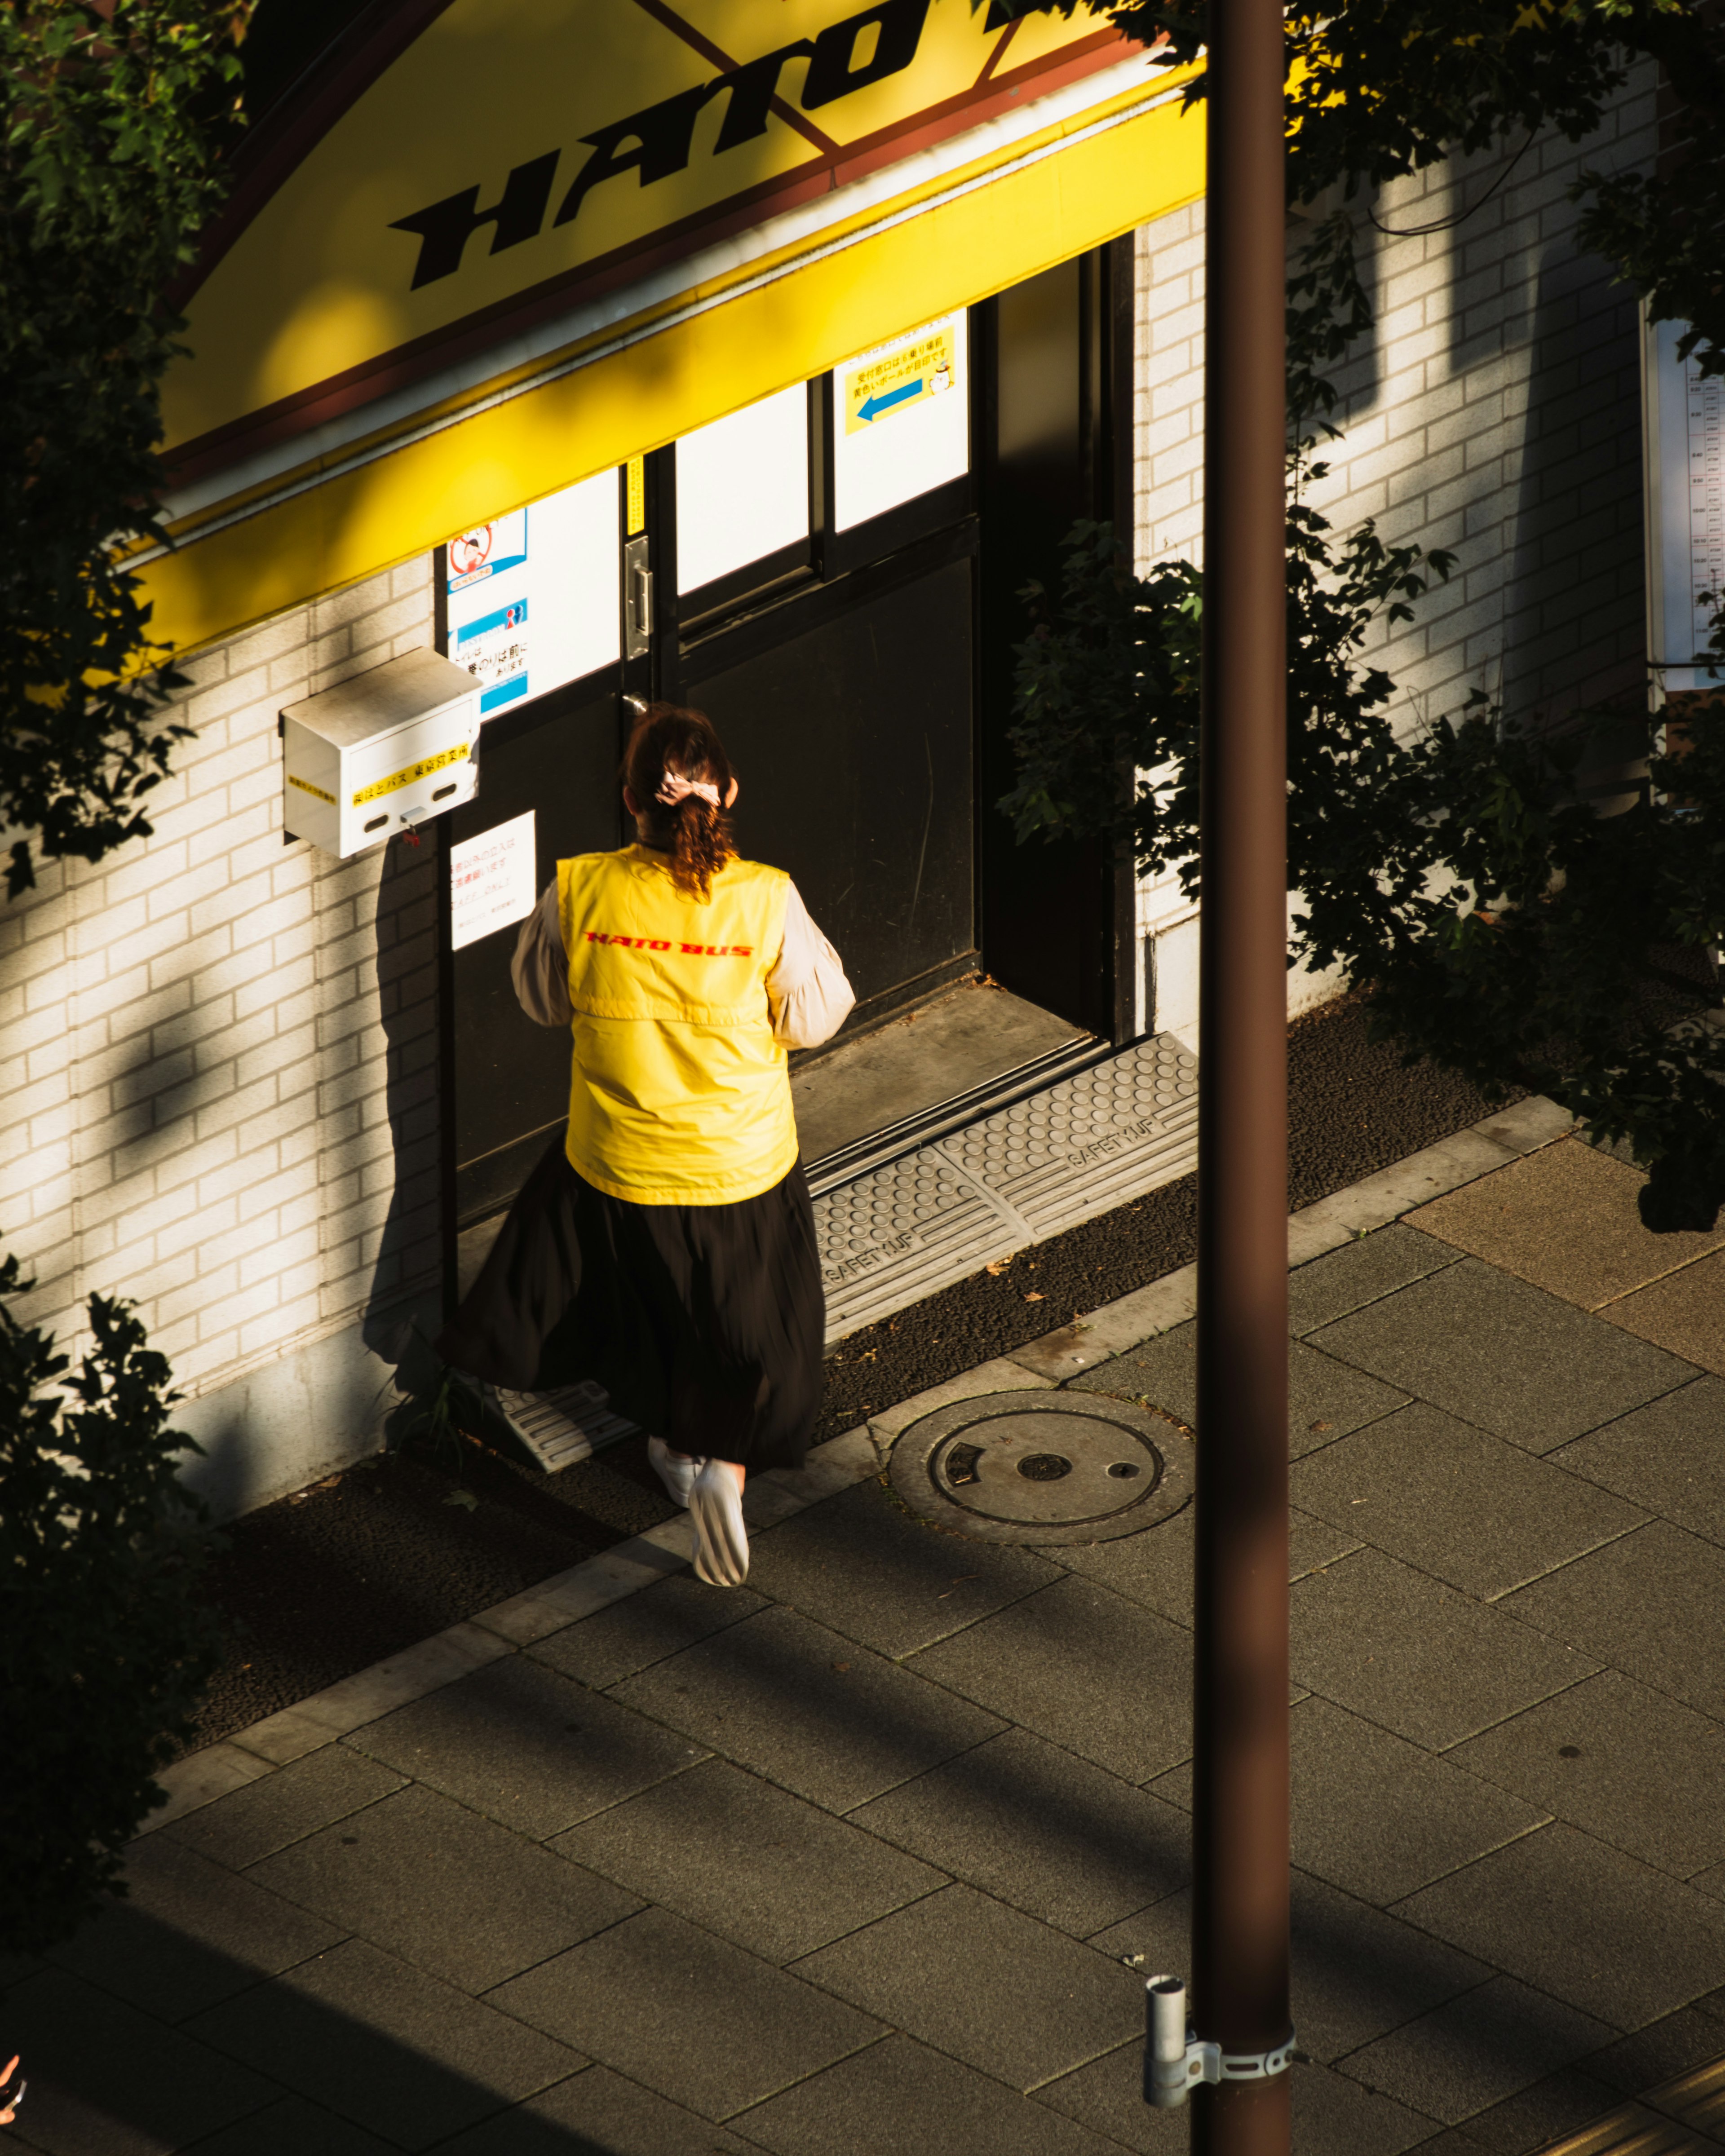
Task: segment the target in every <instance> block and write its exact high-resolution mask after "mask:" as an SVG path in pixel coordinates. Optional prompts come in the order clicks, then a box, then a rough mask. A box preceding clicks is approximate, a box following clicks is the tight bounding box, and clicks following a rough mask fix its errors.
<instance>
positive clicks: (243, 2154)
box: [186, 2096, 398, 2156]
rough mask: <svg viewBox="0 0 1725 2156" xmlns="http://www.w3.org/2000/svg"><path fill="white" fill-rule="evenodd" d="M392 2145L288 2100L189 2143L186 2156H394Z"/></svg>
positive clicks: (330, 2114) (316, 2106) (318, 2108)
mask: <svg viewBox="0 0 1725 2156" xmlns="http://www.w3.org/2000/svg"><path fill="white" fill-rule="evenodd" d="M397 2145H398V2144H397V2143H394V2142H393V2141H380V2140H379V2139H378V2138H377V2135H376V2134H375V2133H367V2132H366V2130H365V2128H364V2127H362V2126H356V2125H354V2124H353V2123H352V2120H351V2119H346V2118H341V2117H337V2116H336V2113H335V2112H332V2111H326V2110H325V2109H324V2107H323V2106H322V2105H321V2104H319V2103H308V2102H306V2101H305V2097H302V2096H287V2097H283V2098H282V2100H281V2102H280V2103H272V2104H271V2105H270V2107H269V2108H268V2109H267V2110H265V2111H258V2112H253V2113H252V2115H251V2116H250V2117H249V2118H241V2119H236V2120H235V2121H234V2124H233V2125H232V2126H224V2127H223V2128H222V2129H221V2131H220V2132H219V2133H213V2134H212V2135H211V2136H210V2137H209V2138H208V2140H206V2141H199V2142H196V2143H193V2146H192V2147H191V2148H189V2149H187V2152H186V2156H394V2152H395V2150H396V2148H397Z"/></svg>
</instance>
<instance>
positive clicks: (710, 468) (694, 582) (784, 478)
mask: <svg viewBox="0 0 1725 2156" xmlns="http://www.w3.org/2000/svg"><path fill="white" fill-rule="evenodd" d="M808 536H809V393H808V391H807V389H806V388H804V387H803V384H802V383H801V382H797V383H796V384H795V385H794V386H793V388H789V389H782V390H781V391H780V392H779V393H778V396H776V397H768V398H762V401H761V403H758V404H749V405H746V406H745V407H744V408H743V409H742V411H741V412H733V413H732V414H731V415H730V417H729V418H725V419H715V420H714V421H713V423H712V424H711V426H709V427H697V428H696V430H695V432H694V433H693V434H685V435H684V437H683V439H682V440H681V441H680V442H679V443H678V444H677V589H678V591H679V592H693V591H698V590H699V589H700V588H701V586H702V585H703V584H711V583H715V582H716V580H717V579H718V578H719V577H726V576H729V575H730V573H731V572H732V570H733V569H741V568H742V567H745V566H746V565H747V563H748V562H758V561H759V560H760V559H761V557H762V555H763V554H776V553H777V552H778V550H779V548H780V547H793V546H795V545H796V544H797V542H798V541H799V540H803V539H806V538H807V537H808Z"/></svg>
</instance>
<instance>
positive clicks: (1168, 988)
mask: <svg viewBox="0 0 1725 2156" xmlns="http://www.w3.org/2000/svg"><path fill="white" fill-rule="evenodd" d="M1193 124H1194V125H1196V124H1197V122H1196V121H1195V120H1194V123H1193ZM1655 126H1656V116H1655V109H1654V85H1653V76H1652V70H1651V68H1643V69H1640V71H1639V72H1638V73H1637V74H1636V76H1635V79H1634V80H1632V81H1631V83H1630V85H1629V87H1628V88H1627V89H1626V90H1625V92H1624V93H1623V94H1622V95H1621V96H1620V98H1619V99H1618V100H1617V102H1616V104H1615V107H1614V110H1613V111H1612V114H1611V115H1610V117H1609V121H1607V123H1606V125H1605V126H1604V127H1603V128H1602V129H1601V130H1600V131H1599V134H1598V135H1596V136H1594V137H1592V138H1591V139H1589V141H1586V142H1584V143H1581V144H1579V145H1578V144H1574V143H1570V142H1568V141H1564V140H1563V138H1562V137H1561V136H1553V137H1551V138H1549V139H1547V140H1544V141H1539V142H1536V143H1535V144H1534V145H1532V147H1530V148H1529V149H1528V150H1527V151H1526V152H1525V153H1524V154H1522V155H1521V156H1520V157H1517V158H1516V160H1515V162H1514V165H1513V169H1512V170H1511V171H1509V172H1508V173H1507V177H1502V179H1501V182H1500V183H1499V184H1498V185H1497V187H1496V188H1495V189H1494V190H1493V191H1492V192H1491V193H1489V194H1487V193H1486V190H1487V189H1488V188H1491V187H1492V182H1494V181H1499V180H1500V175H1501V174H1502V173H1503V171H1504V164H1505V161H1504V160H1503V159H1501V158H1496V157H1489V158H1479V159H1473V160H1467V161H1461V162H1456V163H1455V164H1445V165H1440V166H1435V167H1432V168H1431V169H1430V170H1429V171H1428V172H1425V173H1424V174H1422V175H1420V176H1419V177H1417V178H1414V179H1410V180H1405V181H1401V182H1397V183H1396V184H1395V185H1394V187H1390V188H1389V189H1388V190H1386V191H1385V192H1384V193H1383V194H1382V195H1380V196H1379V197H1378V198H1376V199H1375V200H1373V203H1372V204H1371V209H1372V213H1373V215H1374V216H1375V218H1376V219H1377V221H1378V225H1381V226H1387V227H1389V228H1391V229H1390V233H1384V232H1381V231H1379V230H1378V229H1377V228H1375V227H1374V226H1373V225H1372V224H1370V223H1368V221H1367V218H1366V214H1365V206H1364V204H1363V203H1361V202H1359V201H1356V203H1354V205H1353V210H1354V215H1355V218H1356V220H1357V222H1358V224H1359V225H1360V227H1361V228H1362V242H1361V260H1362V263H1363V266H1364V268H1365V269H1366V272H1367V279H1368V290H1369V291H1370V292H1371V293H1372V295H1373V301H1374V305H1375V309H1376V315H1377V320H1376V323H1375V326H1374V327H1373V330H1372V331H1369V332H1368V334H1367V335H1366V336H1364V337H1363V339H1362V340H1361V341H1360V343H1359V345H1358V346H1356V348H1355V351H1354V352H1353V355H1352V357H1350V359H1349V361H1348V364H1347V365H1346V366H1345V367H1342V368H1340V369H1338V370H1337V374H1336V376H1335V377H1334V378H1335V380H1336V382H1337V387H1338V388H1340V389H1341V391H1342V392H1343V403H1342V407H1341V408H1340V410H1339V411H1338V413H1337V415H1336V418H1337V423H1338V424H1339V425H1340V426H1341V427H1342V428H1343V440H1341V441H1340V442H1338V443H1336V444H1333V445H1332V449H1331V450H1330V452H1329V453H1328V462H1329V464H1330V465H1331V474H1330V476H1329V478H1328V479H1327V480H1325V481H1323V482H1322V484H1321V485H1320V486H1319V487H1317V489H1316V490H1314V492H1313V495H1312V501H1313V503H1314V505H1315V506H1317V507H1318V508H1320V509H1321V510H1322V511H1323V512H1324V513H1325V514H1326V515H1327V516H1328V517H1329V518H1330V520H1331V521H1332V524H1333V525H1334V526H1335V527H1336V528H1337V531H1347V530H1348V529H1349V528H1351V527H1352V526H1353V525H1355V524H1358V522H1360V521H1362V520H1363V519H1364V518H1366V517H1368V516H1370V517H1374V518H1376V519H1377V521H1378V529H1379V531H1380V532H1381V533H1382V534H1383V536H1384V537H1385V538H1386V539H1388V540H1390V541H1392V542H1407V541H1410V540H1417V541H1419V542H1420V544H1421V545H1422V546H1425V547H1449V548H1451V549H1453V550H1454V552H1455V553H1456V555H1457V556H1458V557H1459V559H1458V562H1457V564H1456V567H1455V572H1454V573H1453V575H1452V577H1451V579H1450V583H1448V584H1447V585H1442V586H1439V587H1437V588H1435V589H1434V590H1433V591H1432V593H1430V595H1429V596H1428V598H1426V599H1425V600H1424V601H1423V602H1422V603H1421V604H1420V607H1419V609H1418V615H1417V619H1415V621H1414V623H1412V624H1408V625H1404V626H1401V627H1399V628H1398V629H1397V630H1396V631H1395V632H1394V634H1393V635H1392V634H1383V635H1380V636H1379V637H1378V639H1377V640H1376V642H1375V643H1374V644H1373V646H1371V647H1370V648H1369V657H1370V659H1371V660H1372V661H1373V663H1376V664H1378V665H1383V666H1384V667H1385V668H1386V669H1387V670H1388V671H1389V673H1390V674H1391V675H1393V676H1394V679H1395V680H1396V682H1397V684H1398V687H1399V698H1398V701H1397V702H1396V704H1395V706H1394V717H1395V720H1396V722H1397V724H1398V726H1400V727H1403V728H1408V729H1411V728H1413V727H1415V726H1419V725H1420V724H1421V723H1423V722H1425V721H1430V720H1431V719H1434V718H1436V717H1438V716H1440V715H1443V714H1445V713H1453V712H1456V711H1459V710H1460V709H1461V705H1462V703H1463V702H1464V701H1465V700H1466V696H1467V693H1468V691H1469V690H1471V689H1472V688H1474V687H1476V686H1477V687H1480V688H1482V689H1484V690H1486V693H1487V694H1488V695H1490V696H1492V697H1493V698H1494V699H1498V700H1501V701H1502V704H1503V706H1504V709H1505V711H1506V712H1507V714H1508V715H1509V716H1511V717H1512V719H1517V720H1551V719H1561V718H1562V717H1563V716H1564V715H1565V714H1566V713H1567V712H1568V711H1573V710H1574V708H1575V707H1576V706H1578V705H1580V704H1583V703H1586V702H1589V701H1598V700H1603V699H1605V698H1607V697H1610V696H1620V695H1628V696H1635V695H1637V694H1638V693H1639V690H1640V685H1641V683H1642V682H1643V680H1644V679H1645V672H1644V669H1645V649H1646V632H1645V599H1644V585H1643V573H1642V533H1641V444H1640V354H1639V350H1638V341H1637V340H1638V333H1637V328H1636V306H1635V299H1634V297H1633V295H1631V294H1630V292H1629V290H1627V288H1626V287H1625V286H1623V285H1617V284H1614V283H1613V282H1612V280H1611V275H1610V272H1609V269H1608V268H1607V266H1606V265H1605V264H1604V263H1603V262H1602V261H1600V260H1599V259H1598V258H1596V257H1594V256H1589V255H1586V254H1583V253H1581V251H1580V250H1579V247H1578V245H1577V242H1576V225H1577V221H1578V219H1579V215H1580V211H1579V207H1578V206H1577V205H1576V204H1574V203H1571V202H1570V201H1569V200H1568V188H1569V186H1570V184H1571V182H1573V181H1574V178H1575V177H1576V175H1577V174H1578V172H1580V171H1581V170H1582V169H1583V168H1584V167H1587V166H1589V165H1597V166H1599V167H1603V168H1604V169H1607V170H1610V171H1619V170H1622V169H1624V168H1625V167H1636V166H1640V167H1650V166H1651V162H1652V158H1653V154H1654V149H1655ZM1459 213H1466V214H1465V216H1463V218H1462V221H1461V222H1460V223H1454V224H1451V225H1450V228H1447V229H1440V230H1437V231H1428V232H1423V233H1420V232H1416V231H1414V230H1413V229H1412V228H1418V227H1420V226H1430V225H1434V224H1440V223H1446V222H1447V221H1449V220H1453V219H1455V218H1457V216H1458V214H1459ZM1391 234H1401V235H1404V236H1391ZM1299 239H1300V233H1299V228H1298V227H1297V226H1296V227H1295V228H1294V229H1293V231H1292V232H1291V245H1295V246H1297V244H1299ZM1137 256H1138V263H1137V411H1136V414H1135V444H1134V447H1135V460H1136V466H1137V483H1138V493H1137V530H1136V534H1135V537H1136V549H1137V562H1138V566H1139V567H1140V569H1141V570H1142V569H1147V568H1148V567H1149V566H1150V565H1151V564H1152V563H1153V562H1157V561H1158V560H1163V559H1165V558H1167V557H1170V556H1178V555H1183V556H1185V557H1187V558H1188V559H1196V558H1198V557H1199V552H1200V550H1201V547H1202V533H1203V465H1204V206H1203V204H1202V203H1197V204H1194V206H1193V207H1191V208H1187V209H1183V210H1178V211H1176V212H1175V213H1173V214H1172V215H1171V216H1168V217H1166V218H1161V219H1159V220H1158V222H1157V223H1154V224H1152V225H1148V226H1146V227H1145V228H1143V229H1142V231H1141V232H1140V234H1139V235H1138V249H1137ZM1139 929H1140V933H1141V935H1142V936H1143V937H1145V938H1147V939H1153V953H1154V955H1153V959H1152V961H1151V966H1150V968H1149V970H1150V971H1152V972H1153V974H1154V977H1155V978H1156V980H1157V983H1158V988H1157V1003H1158V1009H1157V1012H1156V1014H1155V1021H1154V1022H1155V1023H1156V1024H1163V1025H1168V1026H1171V1027H1173V1029H1175V1030H1178V1031H1189V1030H1190V1029H1191V1028H1192V1027H1193V1025H1194V1022H1195V1019H1196V1011H1197V1000H1196V999H1197V967H1196V923H1195V917H1194V915H1193V913H1192V910H1191V908H1190V907H1189V906H1186V904H1185V902H1184V901H1183V900H1182V899H1181V898H1180V896H1179V893H1178V888H1177V887H1176V886H1175V885H1173V882H1172V880H1166V881H1163V882H1160V883H1158V884H1155V885H1144V886H1143V887H1142V888H1141V890H1140V893H1139ZM1335 985H1336V984H1335V983H1333V982H1327V981H1326V982H1320V981H1314V980H1312V979H1311V978H1309V977H1306V976H1303V975H1301V974H1298V973H1296V975H1295V976H1294V977H1293V978H1292V980H1291V984H1290V1005H1291V1008H1293V1009H1300V1008H1303V1007H1306V1006H1307V1005H1308V1004H1311V1003H1313V1002H1315V1001H1317V1000H1320V999H1322V997H1324V996H1326V995H1327V994H1329V993H1333V989H1334V987H1335ZM1145 1015H1146V1021H1147V1022H1149V1015H1150V1014H1148V1013H1146V1014H1145Z"/></svg>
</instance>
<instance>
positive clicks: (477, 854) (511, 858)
mask: <svg viewBox="0 0 1725 2156" xmlns="http://www.w3.org/2000/svg"><path fill="white" fill-rule="evenodd" d="M535 881H536V879H535V875H534V851H533V811H532V810H531V808H530V809H529V810H528V811H527V813H526V815H525V816H511V818H510V819H509V821H508V822H507V823H506V824H495V825H494V826H493V828H492V829H490V830H489V831H481V832H480V834H479V836H478V837H477V838H476V839H463V840H462V841H461V843H460V844H459V845H456V846H451V847H450V849H449V946H450V948H451V949H452V950H455V951H460V950H465V947H467V945H468V944H470V943H477V942H479V940H480V937H482V936H490V935H491V934H492V933H493V932H495V930H497V929H499V928H510V927H513V926H514V925H515V923H516V921H525V920H526V917H527V916H528V915H529V914H530V913H531V911H533V908H534V906H536V905H537V903H538V901H539V893H538V891H536V888H535Z"/></svg>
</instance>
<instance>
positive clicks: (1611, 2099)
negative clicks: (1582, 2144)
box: [1464, 2059, 1702, 2156]
mask: <svg viewBox="0 0 1725 2156" xmlns="http://www.w3.org/2000/svg"><path fill="white" fill-rule="evenodd" d="M1592 2065H1593V2061H1592V2060H1591V2059H1583V2060H1580V2061H1578V2062H1577V2063H1576V2064H1575V2065H1574V2066H1559V2067H1558V2070H1557V2071H1556V2072H1555V2073H1550V2074H1547V2075H1546V2076H1544V2078H1543V2080H1541V2081H1537V2082H1534V2084H1533V2085H1532V2087H1531V2088H1524V2089H1521V2090H1518V2091H1517V2093H1516V2094H1515V2095H1514V2096H1512V2097H1505V2098H1504V2099H1503V2101H1502V2102H1501V2103H1494V2104H1492V2105H1491V2107H1489V2108H1488V2109H1486V2110H1485V2111H1481V2112H1475V2113H1474V2115H1473V2116H1472V2117H1471V2118H1470V2119H1469V2120H1468V2122H1467V2124H1466V2128H1464V2131H1465V2132H1466V2135H1467V2139H1468V2143H1469V2145H1470V2147H1471V2148H1480V2149H1483V2150H1485V2151H1486V2156H1527V2151H1528V2150H1530V2149H1535V2148H1544V2147H1545V2146H1546V2145H1547V2144H1548V2143H1550V2142H1553V2141H1557V2140H1559V2139H1561V2138H1564V2137H1565V2136H1567V2135H1569V2134H1572V2133H1575V2132H1577V2131H1578V2129H1579V2128H1584V2127H1588V2126H1591V2125H1592V2124H1593V2123H1594V2122H1595V2121H1596V2120H1598V2119H1599V2118H1600V2117H1603V2116H1604V2114H1605V2113H1607V2112H1614V2111H1615V2110H1616V2109H1617V2108H1618V2107H1619V2105H1620V2103H1621V2102H1622V2099H1621V2097H1619V2096H1618V2094H1617V2092H1615V2090H1614V2089H1612V2088H1610V2087H1608V2086H1607V2084H1606V2083H1605V2082H1602V2081H1599V2080H1597V2079H1595V2077H1594V2074H1593V2072H1592V2071H1591V2068H1592ZM1604 2145H1605V2146H1608V2147H1613V2146H1616V2145H1618V2144H1617V2140H1616V2137H1615V2135H1614V2136H1612V2137H1610V2138H1609V2139H1608V2140H1607V2141H1606V2143H1604ZM1686 2156H1702V2152H1701V2151H1700V2150H1699V2149H1691V2150H1689V2151H1687V2152H1686Z"/></svg>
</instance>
